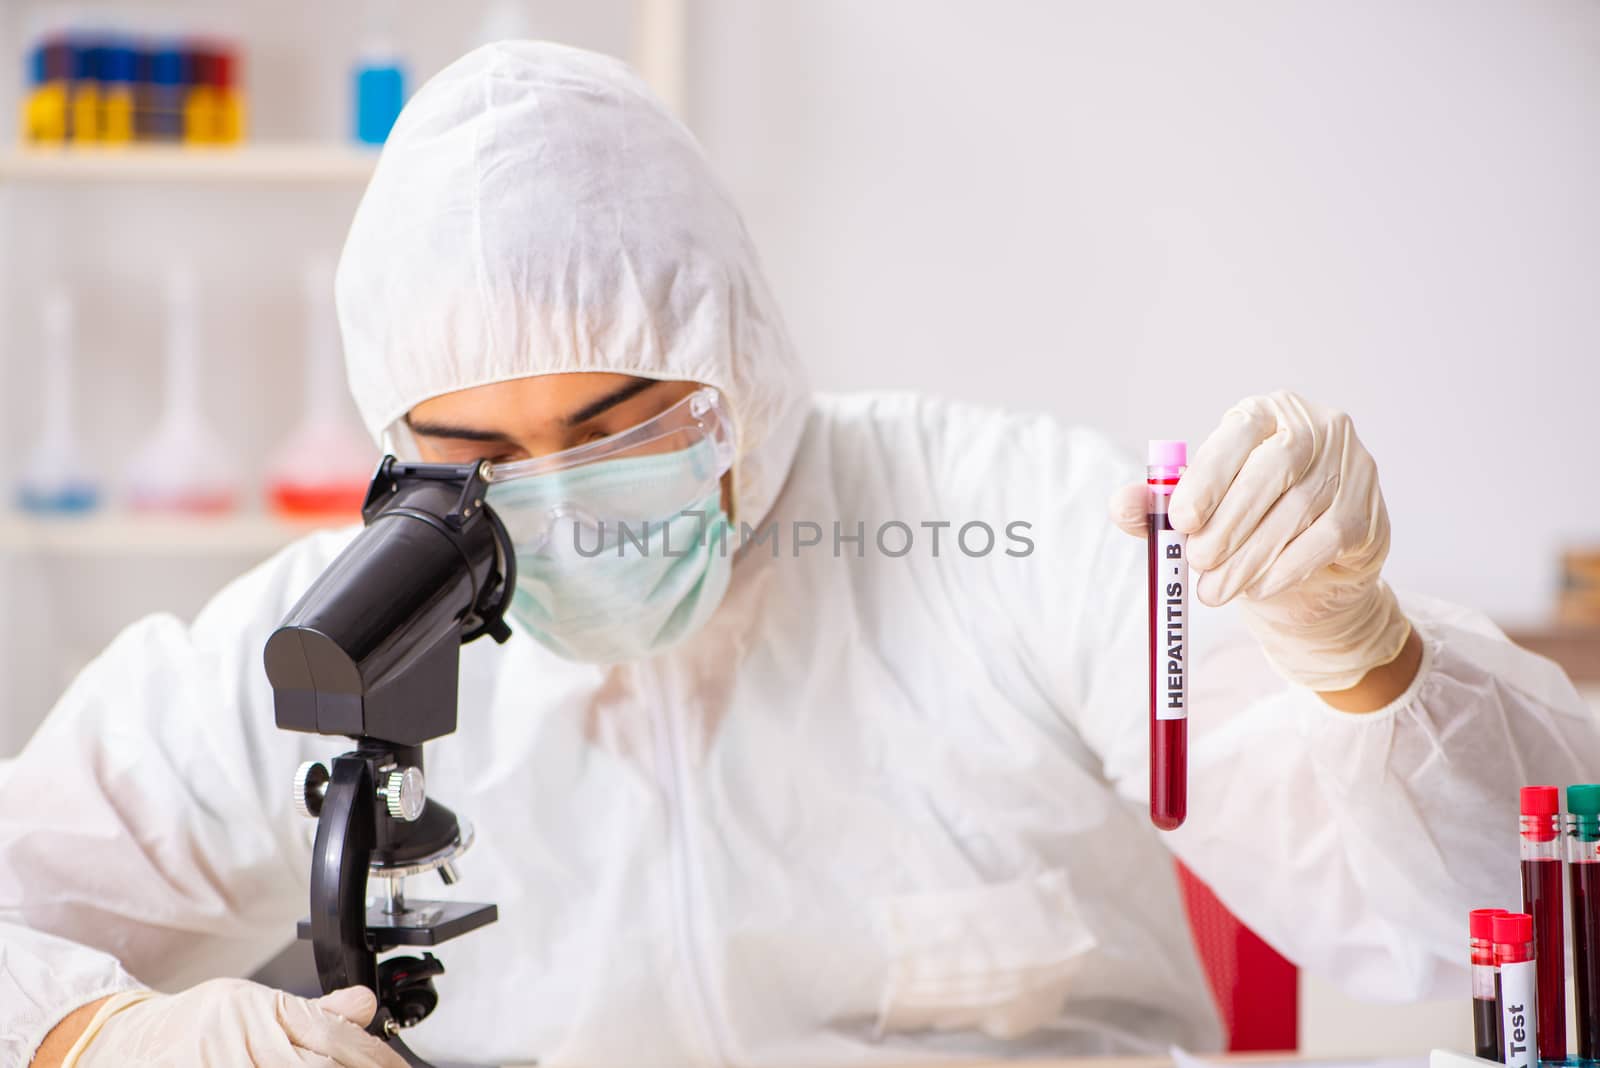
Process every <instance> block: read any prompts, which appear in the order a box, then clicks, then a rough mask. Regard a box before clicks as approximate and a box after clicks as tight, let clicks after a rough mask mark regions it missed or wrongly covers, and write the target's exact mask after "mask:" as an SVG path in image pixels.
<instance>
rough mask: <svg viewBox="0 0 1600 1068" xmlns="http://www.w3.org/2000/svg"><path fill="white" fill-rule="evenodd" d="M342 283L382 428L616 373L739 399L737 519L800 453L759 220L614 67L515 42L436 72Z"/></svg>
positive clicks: (378, 429)
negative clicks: (468, 394) (466, 395)
mask: <svg viewBox="0 0 1600 1068" xmlns="http://www.w3.org/2000/svg"><path fill="white" fill-rule="evenodd" d="M337 292H338V305H339V324H340V327H341V330H342V332H343V335H344V348H345V356H346V361H347V364H348V368H349V375H350V388H351V391H352V392H353V393H354V394H355V400H356V404H357V407H358V408H359V409H360V411H361V415H362V418H363V419H364V420H365V421H366V424H367V428H368V429H369V430H370V431H371V432H372V434H373V436H374V437H376V438H378V439H379V440H380V441H381V440H383V439H384V438H385V437H386V435H391V434H393V432H394V431H395V430H396V424H397V423H398V421H399V420H400V419H401V417H402V416H404V415H405V413H406V412H407V411H409V410H410V409H411V408H412V407H413V406H414V405H416V404H418V403H420V402H421V401H424V400H427V399H428V398H430V397H435V396H438V395H440V394H443V393H450V392H454V391H456V390H461V389H466V388H469V387H472V386H479V385H484V384H486V383H490V382H501V381H505V380H507V379H513V378H521V377H525V376H528V375H538V374H550V373H553V372H561V371H611V372H617V373H621V374H631V375H640V376H644V377H648V378H663V379H690V380H693V381H697V382H703V383H706V384H708V385H713V386H716V387H717V388H718V389H721V390H722V391H723V393H724V394H725V396H726V397H727V400H728V404H729V407H730V408H731V410H732V413H733V417H734V421H735V424H736V426H737V429H738V447H739V452H738V459H737V461H736V464H735V469H734V478H735V493H736V498H735V499H736V501H737V502H738V503H737V508H738V513H739V517H740V518H741V519H744V520H746V521H750V522H754V521H757V520H759V519H760V518H761V517H763V516H764V515H765V514H766V513H767V510H768V509H769V507H770V506H771V504H772V502H773V499H774V498H775V497H776V496H777V494H778V490H779V488H780V487H781V486H782V484H783V481H784V478H785V476H786V474H787V472H788V469H789V465H790V462H791V460H792V459H793V456H794V451H795V446H796V443H797V441H798V439H799V435H800V431H801V427H802V425H803V423H804V420H805V414H806V411H807V408H808V406H809V399H808V393H807V387H806V384H805V379H804V376H803V374H802V372H801V370H800V367H799V364H798V362H797V360H796V359H795V355H794V351H793V349H792V347H791V345H790V342H789V338H788V335H787V333H786V332H785V330H784V326H783V321H782V318H781V316H780V315H779V313H778V309H777V306H776V303H775V302H774V300H773V298H772V293H771V291H770V290H769V288H768V286H767V282H766V279H765V278H764V277H763V275H762V272H761V268H760V265H759V264H758V262H757V260H756V254H755V250H754V248H753V247H752V246H751V243H750V238H749V235H748V234H747V233H746V232H745V228H744V223H743V221H742V220H741V219H740V217H739V213H738V211H737V210H736V209H735V208H734V206H733V203H732V202H731V201H730V199H729V197H728V195H727V192H726V191H725V190H724V189H723V188H722V185H721V183H719V182H718V181H717V179H716V178H715V177H714V176H713V175H712V173H711V170H710V168H709V166H708V164H707V162H706V160H705V157H704V156H703V155H702V154H701V151H700V147H699V145H698V144H696V142H695V140H694V138H693V136H691V135H690V133H689V131H688V130H687V129H685V128H684V126H683V124H682V123H680V122H678V120H677V119H675V118H673V117H672V116H671V115H670V114H668V112H667V111H666V109H665V107H664V106H663V105H662V104H661V102H660V101H659V100H658V99H657V98H656V97H655V95H654V94H652V93H651V92H650V90H649V89H648V88H647V87H646V86H645V85H644V83H643V82H642V81H640V79H639V78H638V76H637V75H635V74H634V73H633V72H632V71H630V70H629V69H628V68H627V66H626V65H624V64H623V63H621V62H619V61H618V60H615V59H611V58H608V57H605V56H600V55H595V54H593V53H589V52H583V51H580V50H578V49H574V48H566V47H562V46H559V45H551V44H544V43H538V42H531V41H528V42H524V41H518V42H505V43H501V44H493V45H487V46H485V47H483V48H479V49H477V50H476V51H473V52H470V53H468V54H467V55H466V56H464V57H463V58H461V59H459V60H457V61H456V62H455V63H452V64H451V65H450V66H448V67H446V68H445V69H444V70H443V71H441V72H440V73H439V74H438V75H437V76H436V77H434V78H433V79H431V80H430V81H429V82H428V83H427V84H426V85H424V86H423V87H422V89H421V90H420V91H419V92H418V93H417V95H416V96H415V98H413V99H412V100H411V102H410V103H408V104H407V105H406V108H405V110H404V112H403V113H402V114H401V116H400V119H399V121H398V122H397V123H396V124H395V127H394V131H393V133H392V134H391V135H390V138H389V142H388V144H387V145H386V146H385V148H384V150H383V156H382V159H381V160H380V161H379V164H378V168H377V172H376V173H375V174H374V176H373V179H372V182H371V184H370V185H369V186H368V187H367V191H366V194H365V196H363V198H362V201H361V206H360V208H359V209H358V210H357V212H356V216H355V221H354V222H353V223H352V225H351V227H350V234H349V237H348V238H347V240H346V242H345V247H344V254H343V257H342V258H341V260H340V263H339V275H338V281H337ZM389 440H390V441H394V440H403V439H399V438H398V437H390V439H389Z"/></svg>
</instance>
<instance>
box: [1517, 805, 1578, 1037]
mask: <svg viewBox="0 0 1600 1068" xmlns="http://www.w3.org/2000/svg"><path fill="white" fill-rule="evenodd" d="M1522 911H1523V912H1526V913H1527V914H1528V915H1530V916H1532V917H1533V940H1534V948H1535V956H1536V957H1537V958H1538V961H1539V1059H1540V1060H1541V1061H1552V1062H1558V1063H1559V1062H1560V1061H1564V1060H1566V1059H1567V977H1566V968H1567V953H1566V945H1567V938H1566V920H1565V916H1566V907H1565V902H1564V901H1563V900H1562V890H1561V792H1560V791H1559V790H1557V789H1556V788H1555V787H1554V786H1524V787H1523V788H1522Z"/></svg>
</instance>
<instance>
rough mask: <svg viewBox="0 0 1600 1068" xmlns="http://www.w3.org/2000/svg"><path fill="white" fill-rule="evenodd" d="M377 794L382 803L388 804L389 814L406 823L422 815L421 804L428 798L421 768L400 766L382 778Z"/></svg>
mask: <svg viewBox="0 0 1600 1068" xmlns="http://www.w3.org/2000/svg"><path fill="white" fill-rule="evenodd" d="M378 796H380V797H382V798H383V800H384V804H385V805H387V806H388V808H389V815H390V816H393V817H394V818H395V819H397V820H404V821H405V822H406V823H412V822H414V821H415V820H416V819H417V818H418V817H419V816H421V815H422V806H423V805H424V804H426V803H427V800H428V791H427V788H426V786H425V784H424V782H423V779H422V769H421V768H401V769H399V770H397V771H391V772H390V773H389V774H388V776H387V777H386V778H385V779H384V780H383V786H382V787H380V788H379V790H378Z"/></svg>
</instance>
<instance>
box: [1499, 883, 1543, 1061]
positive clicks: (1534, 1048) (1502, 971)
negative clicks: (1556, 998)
mask: <svg viewBox="0 0 1600 1068" xmlns="http://www.w3.org/2000/svg"><path fill="white" fill-rule="evenodd" d="M1489 922H1490V924H1491V925H1492V927H1493V930H1494V960H1495V965H1496V966H1497V968H1498V969H1499V971H1498V974H1497V975H1496V976H1495V992H1496V994H1497V995H1498V1000H1499V1002H1500V1049H1501V1051H1502V1056H1501V1058H1500V1059H1501V1060H1503V1061H1504V1062H1505V1063H1506V1065H1507V1066H1508V1068H1533V1066H1534V1065H1535V1064H1537V1063H1538V1019H1537V1012H1536V1009H1537V1006H1538V1002H1539V992H1538V990H1539V976H1538V963H1537V961H1535V959H1534V955H1533V917H1532V916H1529V915H1528V914H1527V913H1525V912H1513V913H1507V914H1506V915H1503V916H1496V917H1494V918H1493V919H1491V920H1490V921H1489Z"/></svg>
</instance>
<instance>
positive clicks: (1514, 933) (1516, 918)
mask: <svg viewBox="0 0 1600 1068" xmlns="http://www.w3.org/2000/svg"><path fill="white" fill-rule="evenodd" d="M1489 922H1490V923H1491V924H1492V925H1493V927H1494V940H1495V942H1496V943H1497V944H1498V945H1515V946H1520V945H1521V944H1522V943H1524V942H1532V941H1533V917H1532V916H1529V915H1528V914H1527V913H1526V912H1508V913H1506V914H1505V915H1504V916H1496V917H1495V918H1494V919H1493V920H1491V921H1489Z"/></svg>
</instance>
